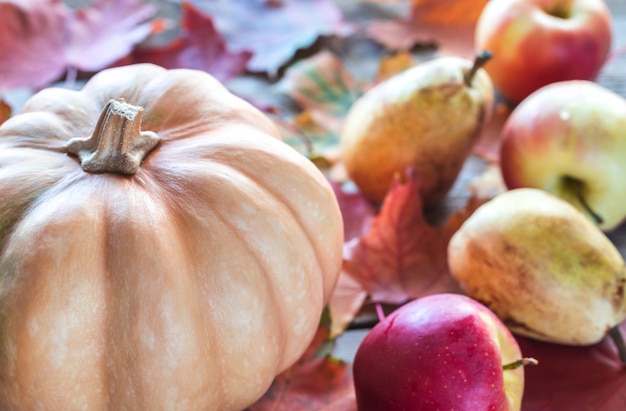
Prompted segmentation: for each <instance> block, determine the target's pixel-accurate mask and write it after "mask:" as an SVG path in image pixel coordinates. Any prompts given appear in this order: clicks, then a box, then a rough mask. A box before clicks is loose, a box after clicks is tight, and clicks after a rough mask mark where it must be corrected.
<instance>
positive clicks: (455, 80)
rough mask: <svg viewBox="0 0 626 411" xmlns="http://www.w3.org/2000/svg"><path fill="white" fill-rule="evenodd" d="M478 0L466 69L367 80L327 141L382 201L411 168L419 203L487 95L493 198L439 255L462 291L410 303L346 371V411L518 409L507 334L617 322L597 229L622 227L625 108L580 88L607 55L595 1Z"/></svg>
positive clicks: (450, 63) (625, 303)
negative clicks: (498, 120) (352, 409)
mask: <svg viewBox="0 0 626 411" xmlns="http://www.w3.org/2000/svg"><path fill="white" fill-rule="evenodd" d="M543 3H547V2H539V1H532V0H530V1H529V0H502V1H492V2H489V3H488V4H487V6H486V7H485V8H484V10H483V12H482V15H481V17H480V20H479V22H478V25H477V28H476V47H477V53H478V54H477V57H476V60H475V61H474V62H471V61H469V60H466V59H461V58H453V57H440V58H436V59H434V60H431V61H429V62H426V63H423V64H420V65H418V66H416V67H414V68H412V69H409V70H407V71H406V72H403V73H402V74H400V75H396V76H394V77H392V78H390V79H389V80H387V81H385V82H383V83H381V84H379V85H377V86H376V87H375V88H373V89H372V90H370V91H369V92H367V93H366V94H365V95H364V96H363V97H361V98H360V99H359V100H358V101H357V102H356V104H354V106H353V107H352V109H351V111H350V112H349V114H348V116H347V120H346V123H345V127H344V129H343V132H342V135H341V138H342V140H341V142H342V149H343V151H342V154H343V158H342V159H343V160H344V162H345V167H346V170H347V173H348V175H349V177H350V179H351V180H352V181H353V182H354V184H355V185H356V186H357V187H358V189H359V191H360V192H362V193H363V195H364V196H366V197H367V198H368V199H369V200H370V201H372V202H381V201H382V200H383V199H384V198H385V195H386V193H387V192H388V191H389V189H390V187H391V184H392V181H393V179H394V176H397V175H403V174H404V173H405V171H404V170H406V169H407V167H412V168H413V169H415V170H416V173H417V174H418V175H419V176H420V178H421V179H422V185H421V192H420V194H421V196H422V198H423V201H424V204H425V205H426V206H432V205H436V204H438V203H440V202H441V200H442V199H443V198H444V197H445V196H446V194H447V193H448V191H449V189H450V187H451V186H452V185H453V183H454V182H455V180H456V179H457V177H458V175H459V171H460V170H461V168H462V166H463V164H464V163H465V161H466V160H467V158H468V155H469V154H470V153H471V152H472V148H473V147H474V145H475V144H476V139H477V138H478V136H479V135H480V133H481V130H482V129H483V127H484V124H485V122H486V121H487V120H488V118H489V115H490V113H492V112H493V107H494V100H497V99H500V100H503V101H506V102H507V103H508V104H510V105H511V106H512V107H513V109H512V112H511V114H510V116H509V117H508V118H507V120H506V122H505V124H504V127H503V129H502V132H501V134H500V152H499V168H500V171H501V176H502V178H503V182H504V183H505V185H506V190H505V191H503V192H502V193H500V194H498V195H496V196H495V197H494V198H493V199H491V200H490V201H488V202H487V203H485V204H484V205H482V206H481V207H479V208H478V209H477V210H476V211H475V212H473V213H472V214H471V216H470V217H469V218H468V219H467V220H466V221H465V223H464V224H463V225H462V226H461V227H460V229H458V231H456V233H455V234H454V236H453V237H452V238H451V240H450V242H449V244H448V265H449V269H450V273H451V274H452V277H453V278H454V279H455V280H456V281H457V282H458V284H459V285H460V287H461V290H462V291H463V293H464V294H465V295H461V294H451V293H445V294H436V295H432V296H427V297H421V298H418V299H416V300H413V301H411V302H409V303H408V304H406V305H404V306H402V307H401V308H399V309H397V310H396V311H394V312H393V313H392V314H391V315H389V316H388V317H386V318H384V319H382V321H381V322H380V323H378V324H377V325H376V326H375V327H374V328H373V329H372V331H371V332H369V333H368V335H367V336H366V337H365V339H364V340H363V342H362V343H361V345H360V347H359V349H358V351H357V354H356V357H355V360H354V383H355V388H356V397H357V404H358V409H359V410H360V411H365V410H391V409H394V410H409V409H410V410H451V409H455V410H519V409H521V407H522V405H521V404H522V397H523V391H524V371H523V367H521V366H522V365H527V364H536V363H537V361H536V360H535V359H533V358H525V357H524V356H523V353H522V352H520V348H519V346H518V344H517V342H516V339H515V335H519V336H525V337H530V338H532V339H535V340H540V341H546V342H551V343H555V344H562V345H571V346H590V345H593V344H596V343H598V342H599V341H601V340H602V339H603V338H604V337H605V336H607V335H611V336H612V337H613V339H614V341H615V343H616V345H617V346H618V351H619V354H620V356H621V358H622V361H626V347H624V344H623V339H622V337H621V335H620V331H619V329H618V325H619V324H620V323H622V322H623V321H624V320H625V319H626V266H625V263H624V260H623V257H622V256H621V254H620V252H619V251H618V250H617V248H616V247H615V246H614V244H613V243H612V242H611V240H610V239H609V238H608V237H607V235H606V233H607V232H608V231H611V230H613V229H615V228H617V227H618V226H619V225H620V224H621V223H622V222H623V220H624V219H625V217H626V205H625V204H626V203H625V200H626V185H625V184H624V181H626V174H624V171H623V170H624V164H625V162H626V100H625V99H624V98H622V97H621V96H619V95H617V94H615V93H613V92H612V91H610V90H608V89H606V88H604V87H602V86H600V85H599V84H597V83H595V82H594V78H595V77H596V76H597V74H598V73H599V71H600V69H601V68H602V66H603V64H604V62H605V60H606V58H607V55H608V53H609V50H610V46H611V19H610V14H609V12H608V10H607V8H606V6H605V5H604V3H603V2H602V1H597V0H588V1H578V2H574V3H573V4H568V5H565V4H563V3H559V4H556V5H554V6H548V5H543ZM557 3H558V2H557Z"/></svg>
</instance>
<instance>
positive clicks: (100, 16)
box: [0, 0, 154, 89]
mask: <svg viewBox="0 0 626 411" xmlns="http://www.w3.org/2000/svg"><path fill="white" fill-rule="evenodd" d="M153 14H154V9H153V7H151V6H150V5H147V4H145V3H143V2H142V1H139V0H97V1H95V2H94V3H93V4H91V5H90V6H88V7H84V8H81V9H78V10H73V9H70V8H69V7H68V6H66V5H65V3H64V2H63V1H61V0H33V1H23V2H22V1H17V0H0V50H2V58H0V89H8V88H17V87H31V88H41V87H45V86H48V85H49V84H50V83H51V82H53V81H55V80H58V79H59V78H60V77H61V76H62V75H63V73H65V71H66V70H67V69H68V68H72V69H78V70H83V71H88V72H95V71H98V70H100V69H103V68H105V67H107V66H109V65H110V64H112V63H114V62H115V61H117V60H119V59H121V58H122V57H124V56H126V55H127V54H128V53H129V52H130V51H131V50H132V48H133V47H134V46H135V45H136V44H138V43H139V42H141V41H143V40H144V39H145V38H146V37H148V35H149V34H150V33H151V32H152V30H153V23H152V22H150V19H151V18H152V16H153Z"/></svg>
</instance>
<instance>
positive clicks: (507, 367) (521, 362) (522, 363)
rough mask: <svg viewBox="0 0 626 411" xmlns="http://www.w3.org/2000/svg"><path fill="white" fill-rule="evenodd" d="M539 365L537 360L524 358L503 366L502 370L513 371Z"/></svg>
mask: <svg viewBox="0 0 626 411" xmlns="http://www.w3.org/2000/svg"><path fill="white" fill-rule="evenodd" d="M537 364H539V361H537V360H535V359H534V358H531V357H524V358H520V359H519V360H515V361H513V362H512V363H509V364H504V365H503V366H502V370H504V371H512V370H516V369H518V368H519V367H524V366H526V365H537Z"/></svg>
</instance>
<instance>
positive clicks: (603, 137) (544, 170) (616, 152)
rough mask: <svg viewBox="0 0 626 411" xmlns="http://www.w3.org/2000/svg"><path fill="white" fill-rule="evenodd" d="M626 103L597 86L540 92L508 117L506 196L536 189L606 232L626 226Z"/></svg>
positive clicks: (578, 84) (503, 148) (574, 83)
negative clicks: (514, 190) (517, 190)
mask: <svg viewBox="0 0 626 411" xmlns="http://www.w3.org/2000/svg"><path fill="white" fill-rule="evenodd" d="M624 130H626V99H624V98H623V97H622V96H620V95H618V94H616V93H614V92H613V91H611V90H609V89H607V88H605V87H602V86H601V85H599V84H598V83H595V82H591V81H585V80H571V81H562V82H558V83H554V84H550V85H547V86H545V87H542V88H541V89H540V90H537V91H536V92H534V93H533V94H531V95H530V96H528V97H527V98H526V99H524V101H522V102H521V103H520V104H519V105H518V106H517V107H516V108H515V109H514V110H513V112H512V113H511V115H510V116H509V117H508V119H507V120H506V122H505V123H504V126H503V128H502V132H501V137H500V142H501V145H500V169H501V171H502V177H503V179H504V182H505V183H506V185H507V187H508V188H511V189H512V188H519V187H533V188H539V189H542V190H544V191H548V192H550V193H552V194H554V195H556V196H558V197H560V198H562V199H564V200H566V201H568V202H569V203H570V204H572V205H573V206H574V207H576V208H577V209H578V210H579V211H581V212H583V214H585V215H586V216H587V217H588V218H589V219H590V220H592V221H593V222H595V223H596V224H597V225H598V227H600V229H602V230H603V231H611V230H613V229H615V228H617V227H618V226H620V225H621V224H622V222H623V221H624V220H626V134H625V132H624Z"/></svg>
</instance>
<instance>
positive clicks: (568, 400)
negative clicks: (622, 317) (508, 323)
mask: <svg viewBox="0 0 626 411" xmlns="http://www.w3.org/2000/svg"><path fill="white" fill-rule="evenodd" d="M619 328H620V329H621V332H622V333H626V322H625V323H622V324H621V325H620V327H619ZM517 340H518V342H519V345H520V348H521V350H522V354H523V355H524V356H526V357H533V358H535V359H537V360H538V361H539V364H538V365H537V366H536V367H527V368H526V369H525V370H524V373H525V389H524V401H523V403H522V411H552V410H567V411H621V410H623V409H624V407H625V406H626V365H624V364H623V363H622V362H621V361H620V359H619V356H618V354H617V350H616V348H615V345H614V344H613V342H612V341H611V339H610V337H606V338H604V339H603V340H602V341H601V342H600V343H598V344H595V345H592V346H589V347H572V346H566V345H560V344H550V343H545V342H540V341H536V340H532V339H529V338H525V337H517Z"/></svg>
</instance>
